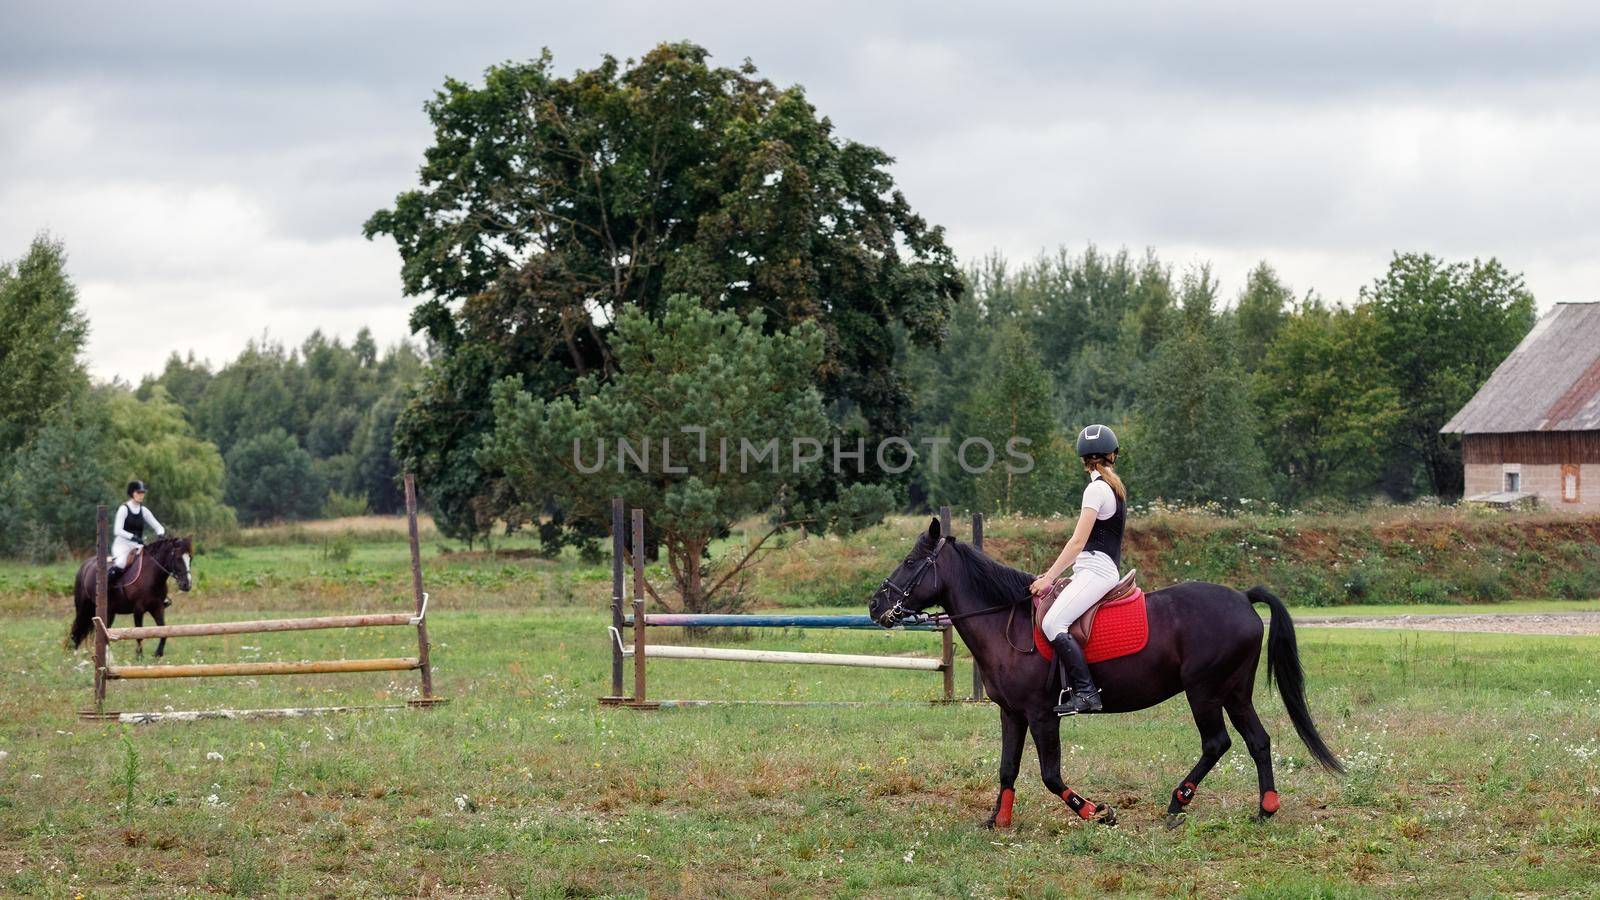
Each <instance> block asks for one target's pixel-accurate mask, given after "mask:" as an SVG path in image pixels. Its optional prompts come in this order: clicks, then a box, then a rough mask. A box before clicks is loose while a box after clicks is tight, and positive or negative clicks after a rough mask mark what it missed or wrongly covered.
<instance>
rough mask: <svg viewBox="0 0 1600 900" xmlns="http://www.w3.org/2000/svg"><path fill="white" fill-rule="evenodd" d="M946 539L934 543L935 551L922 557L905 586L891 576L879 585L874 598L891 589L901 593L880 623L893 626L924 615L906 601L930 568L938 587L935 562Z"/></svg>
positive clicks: (934, 582) (882, 616)
mask: <svg viewBox="0 0 1600 900" xmlns="http://www.w3.org/2000/svg"><path fill="white" fill-rule="evenodd" d="M945 541H946V538H943V537H941V538H939V542H938V543H937V544H934V545H933V552H931V553H929V554H928V555H927V556H925V557H923V558H922V562H921V564H919V565H918V566H917V568H916V570H915V571H913V572H912V573H911V579H910V580H909V581H907V582H906V584H905V587H901V586H899V585H897V584H895V583H894V581H893V580H892V579H891V578H885V579H884V580H883V584H880V585H878V589H877V590H876V591H874V592H873V594H872V596H873V597H874V598H876V597H878V596H881V595H887V594H888V593H889V592H891V591H892V592H894V593H897V594H899V595H900V596H899V598H898V599H896V600H895V601H894V605H893V606H891V607H889V608H888V609H886V610H884V611H883V615H881V616H879V617H878V624H879V625H882V626H883V627H885V628H893V627H894V626H896V625H899V624H902V623H904V622H905V621H906V620H907V619H911V618H914V617H916V616H919V615H922V610H920V609H912V608H910V607H908V606H907V605H906V601H907V600H910V599H911V593H912V591H915V590H916V589H917V583H918V582H920V581H922V576H924V575H926V574H928V570H929V569H930V568H931V569H933V584H934V586H935V587H938V585H939V567H938V566H937V565H935V562H936V561H937V560H938V559H939V551H941V550H943V549H944V545H945ZM889 574H890V576H893V575H894V573H893V572H890V573H889Z"/></svg>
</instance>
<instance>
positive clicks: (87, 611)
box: [67, 572, 94, 649]
mask: <svg viewBox="0 0 1600 900" xmlns="http://www.w3.org/2000/svg"><path fill="white" fill-rule="evenodd" d="M83 581H84V579H83V573H82V572H79V573H78V577H77V579H76V580H75V581H74V582H73V585H72V602H73V605H74V606H75V607H76V609H77V615H76V616H74V617H73V619H72V632H71V633H70V634H68V635H67V645H68V649H73V648H76V647H80V646H82V645H83V639H84V638H86V637H88V636H89V632H91V631H93V630H94V598H93V597H92V596H90V595H89V593H88V592H87V591H85V590H84V584H83Z"/></svg>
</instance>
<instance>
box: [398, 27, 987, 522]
mask: <svg viewBox="0 0 1600 900" xmlns="http://www.w3.org/2000/svg"><path fill="white" fill-rule="evenodd" d="M708 57H709V54H708V53H707V52H706V51H705V50H704V49H703V48H700V47H698V46H695V45H693V44H687V43H683V44H663V45H661V46H658V47H656V48H655V49H653V50H651V51H650V52H649V53H647V54H645V55H644V56H643V57H642V58H641V59H640V60H638V61H637V62H632V61H630V62H628V63H620V62H618V61H617V60H616V59H614V58H611V57H609V56H608V57H605V58H604V59H603V60H602V61H601V63H600V65H598V66H597V67H595V68H593V69H590V70H580V71H578V72H576V73H574V74H573V75H571V76H570V77H561V76H558V75H556V74H554V72H553V71H552V62H551V58H550V55H549V53H548V52H546V53H545V54H543V55H541V56H540V57H539V58H538V59H536V60H533V61H531V62H527V63H513V64H506V65H501V66H496V67H494V68H491V69H490V70H489V71H488V72H487V73H486V75H485V77H484V80H483V83H482V84H481V85H479V86H473V85H469V84H465V83H462V82H459V81H455V80H450V81H447V82H446V83H445V86H444V88H443V89H442V90H441V91H439V92H438V93H437V95H436V96H435V97H434V99H433V100H432V101H430V102H429V103H428V104H427V107H426V108H427V112H428V115H429V117H430V119H431V120H432V122H433V126H434V145H433V146H432V147H431V148H429V149H428V150H427V152H426V155H425V158H424V162H423V166H422V170H421V182H422V183H421V186H420V187H419V188H418V189H416V190H411V191H407V192H405V193H402V194H400V195H399V196H398V197H397V198H396V200H395V204H394V206H393V207H392V208H389V209H385V210H381V211H379V212H377V213H375V214H374V215H373V216H372V217H371V219H370V220H368V222H367V225H366V233H367V235H368V236H369V237H372V236H376V235H380V234H382V235H388V236H390V237H392V238H393V239H394V240H395V242H396V243H397V244H398V245H399V249H400V254H401V257H402V260H403V266H402V278H403V281H404V285H405V289H406V291H407V292H408V293H410V294H413V295H417V296H422V297H425V298H426V299H424V300H422V301H421V302H420V303H419V304H418V305H417V306H416V308H415V309H414V310H413V312H412V317H411V324H412V327H413V328H414V329H415V330H418V331H423V332H426V334H427V335H428V338H429V340H430V341H431V342H432V345H433V346H434V348H435V349H436V350H437V352H438V354H439V358H438V360H437V365H436V366H434V367H433V369H432V370H431V372H430V373H429V375H428V377H427V380H426V383H424V384H423V385H422V386H421V387H420V388H419V389H418V391H417V393H416V396H415V397H414V398H413V401H412V403H411V404H410V405H409V406H408V408H407V409H406V411H405V412H404V414H402V415H401V417H400V419H399V422H398V423H397V434H396V446H397V448H398V450H399V453H400V454H401V456H402V458H403V463H404V465H405V466H406V467H407V468H409V469H411V470H414V471H416V472H417V473H418V475H419V477H420V478H421V479H422V480H423V482H424V484H425V485H426V486H427V487H428V488H429V489H430V495H431V498H432V502H433V503H434V504H435V506H436V511H437V513H438V514H439V522H440V525H441V527H442V528H444V529H445V530H446V531H447V532H448V533H452V534H455V535H457V536H469V535H472V534H476V533H481V532H482V531H483V530H484V529H485V528H487V526H488V523H489V522H490V521H491V520H492V518H493V517H494V516H496V515H504V514H506V512H507V510H508V508H509V505H510V504H511V503H512V501H511V499H510V497H509V495H508V494H507V493H506V492H505V491H504V490H503V489H502V488H501V487H500V485H499V482H500V481H501V475H502V473H501V472H500V471H499V470H497V469H495V468H494V467H493V466H492V464H491V465H490V467H488V468H485V466H484V464H483V460H484V459H486V458H487V457H483V456H480V455H479V454H478V452H477V450H478V449H479V447H481V446H482V444H483V443H484V440H485V437H486V435H487V434H488V432H489V430H490V429H491V428H492V416H491V414H490V406H491V400H490V396H489V393H490V391H489V385H491V384H492V383H494V382H497V381H498V380H499V379H501V378H502V377H506V376H510V377H513V378H515V379H517V381H518V383H520V384H521V385H522V387H523V388H525V389H526V390H528V391H530V392H531V393H532V394H534V395H535V396H538V397H543V398H552V397H556V396H559V395H562V394H565V393H570V392H571V391H572V390H573V387H574V385H575V383H576V380H577V379H579V378H581V377H584V376H588V375H593V376H595V377H596V378H598V379H599V380H601V381H604V380H605V379H608V378H610V377H612V376H614V375H615V374H616V372H617V360H616V356H615V352H614V350H613V348H612V346H611V343H612V339H613V336H614V325H613V323H615V322H617V321H619V320H620V318H621V316H622V314H623V312H624V311H626V310H628V309H629V308H631V307H635V306H637V307H641V308H643V309H645V310H646V311H648V312H651V313H652V314H659V313H660V312H661V311H662V310H663V309H664V306H665V299H666V297H667V296H668V295H670V294H673V293H678V292H682V293H685V294H688V295H691V296H695V297H699V298H703V299H704V300H705V301H706V302H708V303H711V304H714V305H716V306H718V307H721V308H725V309H731V310H734V311H736V312H739V313H741V314H748V313H751V312H755V311H758V310H759V311H761V312H763V313H765V316H764V318H763V321H764V323H765V324H764V327H766V328H768V329H769V330H781V329H787V328H791V327H793V326H794V325H795V324H797V323H799V322H803V321H815V322H816V323H817V324H818V326H819V328H820V333H821V335H822V342H823V360H822V363H821V365H820V367H819V372H818V375H817V379H816V380H817V384H818V385H819V387H820V388H821V391H822V395H823V397H824V399H825V400H826V401H828V402H829V403H830V405H831V407H832V409H833V412H834V414H835V419H836V421H838V422H842V423H843V422H848V423H851V424H847V425H846V427H849V428H852V429H853V430H854V431H856V432H857V433H859V434H861V435H864V436H865V437H866V438H867V439H868V440H869V442H872V441H874V440H875V439H876V438H878V437H881V436H884V435H890V434H899V433H901V432H903V430H904V428H905V425H906V407H907V390H906V387H905V385H904V384H903V382H902V379H901V377H900V376H899V375H898V374H897V372H896V370H895V368H894V356H895V354H894V335H893V333H892V331H891V327H892V326H895V325H898V326H900V327H903V328H904V329H906V331H907V333H908V334H909V335H910V336H911V339H912V340H913V341H914V342H917V343H922V344H928V343H933V342H936V341H937V339H938V337H939V334H940V330H941V327H942V325H943V322H944V317H945V312H946V309H947V307H948V305H949V303H950V302H951V300H952V299H953V298H955V297H957V296H959V295H960V293H961V291H962V281H961V277H960V273H959V272H958V270H957V269H956V267H955V264H954V259H953V255H952V253H951V251H950V250H949V248H948V247H947V246H946V245H945V242H944V236H943V232H942V230H941V229H939V228H937V227H930V226H929V225H928V224H927V223H926V222H924V221H923V219H922V218H921V217H919V216H918V215H916V213H915V212H914V211H913V210H912V209H911V207H910V205H909V204H908V203H907V202H906V200H905V198H904V197H903V196H902V195H901V194H900V192H899V191H897V190H896V189H895V186H894V182H893V179H892V178H891V177H890V176H889V174H888V171H887V167H888V165H889V163H890V162H891V159H890V157H889V156H888V155H886V154H885V153H883V152H882V151H881V150H878V149H876V148H874V147H869V146H866V145H863V144H859V143H856V142H854V141H849V140H843V139H840V138H839V137H837V136H836V135H835V134H834V133H833V126H832V124H831V123H830V122H829V121H828V120H827V119H826V118H823V117H820V116H819V115H818V114H817V111H816V110H815V108H813V107H812V106H811V104H810V103H809V102H808V101H807V100H806V97H805V94H804V92H803V91H802V89H800V88H799V87H790V88H779V87H777V86H775V85H774V84H773V83H772V82H770V81H767V80H765V79H763V78H760V77H759V76H758V74H757V72H756V70H755V68H754V67H753V66H752V65H750V64H749V63H746V64H744V65H742V66H740V67H738V68H725V67H714V66H712V65H710V64H709V62H708ZM867 477H869V478H870V477H874V476H867ZM838 487H839V484H838V483H837V482H834V481H825V482H820V483H819V484H817V485H815V486H814V487H813V488H812V490H815V491H819V492H820V493H821V494H823V495H826V494H828V493H830V492H832V491H835V490H837V489H838Z"/></svg>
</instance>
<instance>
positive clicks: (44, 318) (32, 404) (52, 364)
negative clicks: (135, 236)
mask: <svg viewBox="0 0 1600 900" xmlns="http://www.w3.org/2000/svg"><path fill="white" fill-rule="evenodd" d="M66 262H67V254H66V250H65V248H63V247H62V245H61V242H60V241H57V240H53V239H51V238H49V237H46V236H44V235H41V236H39V237H37V238H34V240H33V243H32V245H30V246H29V248H28V252H27V254H26V255H25V256H23V257H22V258H21V259H19V260H16V261H15V262H6V263H0V335H3V340H0V457H4V455H5V454H7V453H10V452H12V451H14V450H16V449H17V448H19V447H21V446H22V445H23V443H24V442H26V441H27V440H28V436H29V435H30V434H31V433H32V431H33V429H35V428H37V427H39V426H40V425H41V424H42V423H44V422H45V421H46V420H47V419H48V418H51V417H52V411H53V410H55V409H56V407H58V406H59V405H60V404H62V403H64V402H66V401H68V400H70V399H72V398H73V397H76V396H78V395H80V394H81V393H82V392H83V391H84V390H85V389H86V388H87V387H88V384H89V380H88V376H87V375H85V374H84V371H83V366H82V364H80V363H79V361H78V353H79V352H80V351H81V350H82V349H83V341H84V337H85V336H86V335H87V334H88V330H89V323H88V321H87V320H85V319H84V317H83V313H81V312H79V311H78V291H77V288H75V287H73V285H72V282H71V281H70V280H69V279H68V277H67V270H66Z"/></svg>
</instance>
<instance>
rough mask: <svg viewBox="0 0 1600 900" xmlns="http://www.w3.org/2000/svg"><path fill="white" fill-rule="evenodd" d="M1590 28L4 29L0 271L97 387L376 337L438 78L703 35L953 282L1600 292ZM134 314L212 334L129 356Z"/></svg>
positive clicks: (609, 6)
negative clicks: (164, 370) (1073, 250)
mask: <svg viewBox="0 0 1600 900" xmlns="http://www.w3.org/2000/svg"><path fill="white" fill-rule="evenodd" d="M1597 38H1600V7H1594V6H1592V5H1588V4H1577V3H1546V4H1540V3H1519V4H1517V5H1516V7H1515V8H1510V7H1508V6H1507V5H1506V4H1500V3H1492V2H1476V0H1461V2H1456V3H1410V4H1394V3H1383V4H1378V3H1356V4H1340V5H1338V6H1331V5H1326V4H1314V5H1310V4H1285V3H1272V2H1248V3H1229V4H1193V3H1128V4H1061V3H1036V4H1017V3H1009V4H985V5H983V6H982V7H981V8H980V7H974V6H971V5H941V4H926V3H894V4H863V3H820V4H819V3H813V4H805V5H799V4H787V5H783V6H780V7H774V8H771V9H763V8H759V7H757V6H753V5H750V4H748V3H701V4H693V5H691V4H649V3H590V4H584V5H581V6H574V5H572V4H538V5H535V4H527V3H477V4H470V5H462V4H448V5H441V4H421V3H412V4H391V3H375V2H374V3H364V4H356V5H351V4H327V3H316V4H313V3H291V4H283V3H277V4H259V5H249V6H231V7H219V6H216V5H214V4H202V3H185V4H173V3H165V4H126V3H121V4H117V3H97V4H53V5H43V4H27V5H15V8H12V9H8V11H7V14H6V27H5V28H4V29H0V116H3V117H4V121H6V122H7V123H8V127H7V128H6V129H4V130H0V257H9V256H14V255H15V254H16V253H18V252H20V250H21V248H22V247H23V246H25V244H26V241H27V240H28V239H29V238H30V237H31V236H32V234H33V233H34V232H35V231H36V230H38V229H39V228H42V227H50V228H53V229H55V230H57V231H58V232H59V233H60V234H61V236H62V237H64V238H65V239H66V240H67V242H68V247H69V250H70V252H71V253H72V259H73V265H74V271H75V273H78V274H79V275H80V277H81V279H82V284H83V295H84V302H85V305H86V307H87V308H88V309H89V312H90V315H91V319H92V321H93V322H94V323H95V335H94V338H93V342H94V343H93V347H94V354H95V363H94V365H95V370H96V371H97V372H98V373H100V374H105V375H109V374H111V373H113V372H121V373H123V374H124V375H127V376H135V375H137V374H138V373H140V372H143V371H148V370H150V369H152V368H156V367H158V366H159V360H160V358H162V357H164V356H165V353H166V351H167V350H169V349H179V350H182V349H186V348H187V347H188V346H189V345H190V344H194V345H196V346H199V347H200V348H201V350H202V352H203V354H204V355H210V356H212V357H213V358H218V359H220V358H224V357H227V356H230V355H231V354H232V353H233V352H235V351H236V350H237V347H238V346H239V345H241V344H242V343H243V341H244V340H245V339H247V338H248V337H250V336H252V335H255V334H258V333H260V331H261V330H262V329H263V328H270V329H271V330H272V333H274V334H276V335H278V336H280V337H283V338H284V339H285V340H288V341H291V342H294V341H298V340H299V338H300V337H302V336H303V334H304V333H305V332H308V331H309V330H310V329H311V328H312V327H315V326H316V325H318V324H323V325H326V326H328V327H329V329H330V330H334V331H339V332H340V333H347V331H353V330H354V328H356V327H359V326H360V325H361V324H370V325H372V326H373V327H374V329H375V330H376V331H378V332H379V333H380V337H385V338H391V339H392V338H393V337H398V336H399V335H400V334H403V333H404V322H405V315H406V311H407V310H408V308H409V306H410V302H411V301H409V300H407V299H405V298H402V297H401V296H400V291H399V279H398V268H399V262H398V258H397V257H396V256H395V254H394V253H393V248H392V247H391V246H388V245H387V244H384V243H378V244H366V243H364V242H362V241H361V240H360V238H359V237H358V235H359V230H360V225H361V223H362V221H363V220H365V218H366V217H367V216H368V215H370V214H371V212H372V211H373V210H375V209H377V208H380V207H382V206H385V205H387V204H389V203H390V202H392V200H393V198H394V195H395V194H396V193H398V192H399V191H402V190H405V189H407V188H409V187H411V186H412V185H413V184H414V182H415V177H416V176H415V173H416V168H417V165H418V164H419V162H420V160H421V154H422V150H423V148H425V147H426V146H427V145H428V143H429V139H430V128H429V125H428V123H427V121H426V118H425V117H424V115H423V113H422V104H423V103H424V101H425V100H427V99H428V98H429V97H430V96H431V95H432V93H433V92H434V91H435V90H436V89H438V87H439V86H440V85H441V83H442V82H443V80H444V78H445V77H446V76H453V77H457V78H462V79H467V80H475V79H476V78H477V77H478V76H479V74H480V73H481V72H482V71H483V69H484V68H486V67H487V66H489V65H492V64H494V63H497V62H500V61H503V60H507V59H528V58H531V57H533V56H535V55H536V54H537V53H538V52H539V49H540V48H541V47H544V46H549V47H550V48H551V49H552V51H553V52H554V54H555V59H556V67H557V69H558V70H560V71H571V70H572V69H575V68H581V67H589V66H592V65H594V64H595V62H596V61H597V60H598V58H599V56H600V54H602V53H606V52H609V53H611V54H613V55H616V56H619V57H628V56H637V55H638V54H640V53H641V52H643V51H645V50H646V49H648V48H649V47H650V46H651V45H653V44H654V43H656V42H658V41H661V40H676V39H691V40H695V41H697V42H700V43H702V44H704V45H706V46H707V47H708V48H709V49H710V50H711V51H712V52H713V53H714V54H715V58H716V60H717V61H718V62H720V63H723V64H728V65H732V64H735V63H737V62H738V61H739V60H741V59H742V58H744V57H747V56H748V57H750V58H752V59H753V60H754V61H755V63H756V64H757V65H758V66H759V67H760V68H761V70H762V72H763V74H765V75H766V76H768V77H769V78H772V79H773V80H774V81H776V82H778V83H780V84H791V83H801V84H804V85H805V86H806V90H807V93H808V96H809V97H810V98H811V100H812V101H813V102H814V103H816V105H817V106H818V107H819V109H820V110H821V111H822V112H823V113H825V114H827V115H828V116H830V117H831V118H832V119H833V120H834V122H835V124H836V125H837V126H838V130H839V133H840V134H841V135H842V136H844V137H847V138H851V139H855V140H860V141H864V142H867V143H871V144H875V145H878V146H881V147H883V148H884V149H885V150H887V151H888V152H889V153H891V154H892V155H894V156H895V157H896V159H897V160H898V162H897V164H896V167H895V172H896V176H897V178H898V180H899V182H900V184H901V186H902V187H903V188H904V190H905V191H906V193H907V195H908V196H909V197H910V198H911V200H912V202H913V203H914V204H915V205H916V206H917V208H918V209H919V210H920V211H921V212H923V213H924V214H925V215H926V216H927V217H928V218H929V219H930V220H932V221H934V222H938V223H940V224H943V225H945V226H946V227H947V229H948V231H949V235H950V239H951V241H952V243H953V244H954V245H955V247H956V248H957V250H958V252H959V253H960V254H961V255H962V257H963V258H965V259H969V260H970V259H974V258H976V257H978V256H980V255H982V254H984V253H986V252H988V251H990V250H991V249H996V248H998V249H1000V250H1002V251H1004V252H1006V253H1008V254H1011V255H1022V256H1027V255H1032V254H1033V253H1035V252H1037V251H1039V250H1040V249H1044V248H1048V247H1053V246H1055V245H1057V244H1060V243H1066V244H1068V245H1072V246H1081V245H1082V244H1083V243H1085V242H1087V241H1090V240H1093V241H1097V242H1099V243H1101V244H1102V245H1110V246H1116V245H1119V244H1127V245H1129V246H1131V247H1134V248H1136V249H1137V248H1142V247H1144V246H1155V247H1156V248H1157V249H1158V250H1160V251H1162V252H1163V254H1164V255H1165V256H1167V257H1168V258H1170V259H1171V260H1173V261H1175V262H1178V263H1183V262H1186V261H1190V260H1195V259H1208V258H1209V259H1213V260H1215V261H1216V262H1217V266H1218V272H1219V274H1220V275H1222V276H1223V279H1224V285H1225V288H1227V287H1229V286H1230V285H1236V284H1237V283H1238V282H1239V281H1240V280H1242V277H1243V274H1244V272H1245V270H1246V269H1247V268H1248V266H1249V265H1250V264H1251V263H1252V262H1254V260H1256V259H1260V258H1263V257H1265V258H1269V259H1272V260H1274V261H1275V262H1277V263H1278V264H1279V267H1280V269H1282V270H1283V271H1284V274H1285V275H1286V276H1287V277H1288V278H1289V280H1290V281H1292V282H1293V283H1294V284H1295V285H1297V286H1298V287H1301V288H1307V287H1317V288H1319V289H1322V290H1323V291H1324V292H1325V293H1328V294H1329V295H1330V296H1336V297H1338V296H1350V295H1353V293H1354V292H1355V290H1356V288H1357V287H1358V286H1359V285H1360V284H1361V283H1363V282H1366V281H1368V280H1370V279H1371V278H1372V277H1374V276H1376V275H1377V274H1379V273H1380V272H1381V271H1382V267H1383V265H1384V264H1385V263H1386V261H1387V259H1388V256H1389V253H1390V251H1391V250H1394V249H1425V250H1433V251H1436V252H1441V253H1445V254H1449V255H1455V256H1471V255H1499V256H1501V257H1502V258H1503V259H1505V260H1506V261H1507V263H1508V264H1510V265H1512V266H1513V267H1515V268H1523V267H1525V268H1526V271H1527V272H1528V275H1529V280H1530V283H1531V284H1532V286H1533V287H1534V289H1535V291H1536V293H1538V294H1539V295H1540V297H1541V300H1542V301H1543V302H1546V303H1548V302H1551V301H1553V300H1556V299H1576V298H1579V297H1583V296H1593V295H1594V288H1593V284H1594V278H1595V277H1597V276H1600V271H1597V266H1596V264H1594V263H1592V262H1590V260H1591V259H1593V257H1594V253H1593V249H1594V247H1595V246H1596V244H1597V238H1600V225H1597V224H1595V223H1597V222H1600V190H1597V188H1600V173H1596V171H1595V169H1594V167H1593V165H1592V163H1590V162H1589V160H1591V159H1592V158H1594V157H1595V156H1597V155H1600V153H1597V151H1600V111H1597V110H1600V103H1596V102H1595V101H1596V99H1597V90H1596V88H1597V86H1600V54H1595V53H1593V51H1592V48H1593V47H1594V46H1597V45H1600V41H1597ZM197 219H203V220H204V221H197ZM132 305H137V306H138V307H139V308H140V309H148V310H154V311H157V312H160V311H168V313H169V314H171V315H175V316H178V317H180V318H182V317H186V316H187V317H192V318H193V319H194V321H195V326H196V327H195V328H194V329H193V330H192V331H191V332H189V333H188V334H184V333H181V332H180V333H177V334H175V335H172V336H167V335H165V334H153V333H147V336H146V338H145V339H144V340H145V343H146V345H147V346H146V347H144V348H134V349H133V350H128V349H126V348H125V347H124V346H123V345H122V343H120V342H119V341H118V339H117V338H116V335H117V334H118V333H120V332H121V331H122V330H123V329H124V328H125V327H127V326H126V325H125V323H126V322H127V321H129V318H128V308H129V307H130V306H132ZM196 305H199V306H203V307H205V309H204V310H203V313H201V314H194V315H191V313H189V312H188V311H189V310H192V309H194V308H195V307H196ZM220 311H226V314H225V315H224V314H221V312H220ZM186 341H187V343H186ZM156 344H159V346H155V345H156ZM152 358H153V359H154V362H151V359H152Z"/></svg>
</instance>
